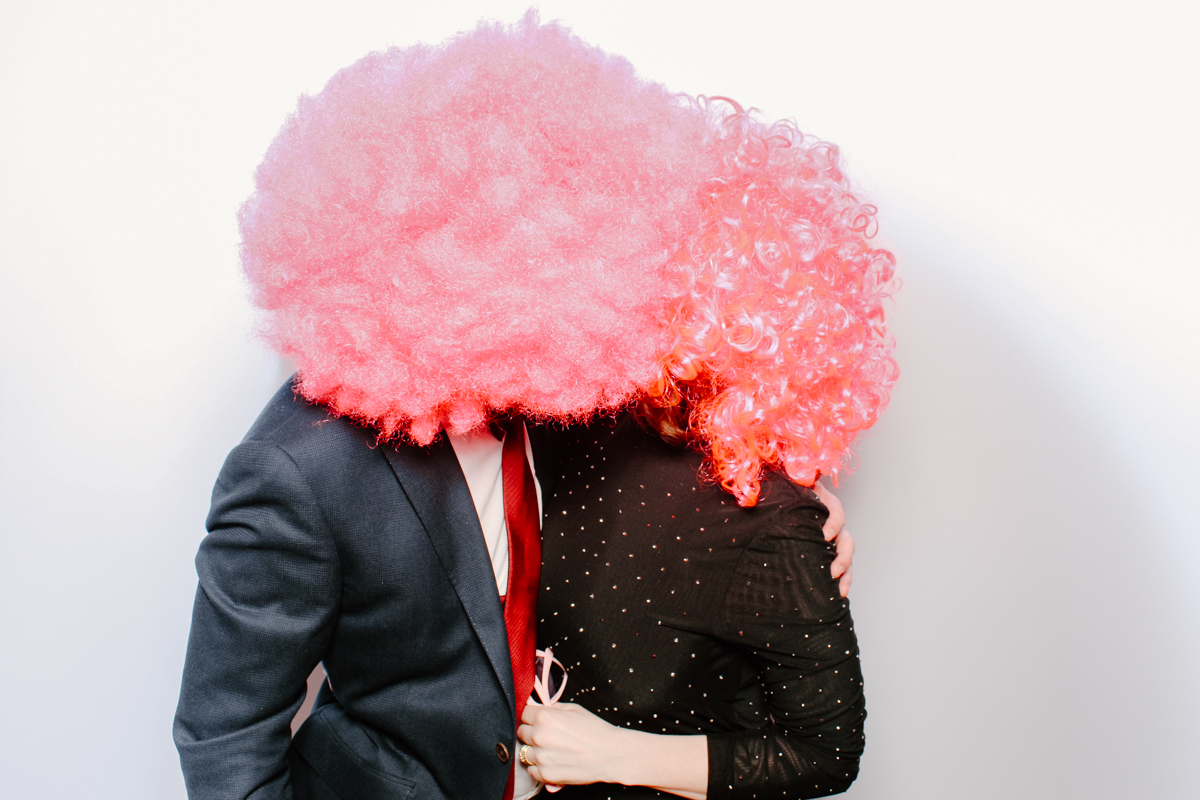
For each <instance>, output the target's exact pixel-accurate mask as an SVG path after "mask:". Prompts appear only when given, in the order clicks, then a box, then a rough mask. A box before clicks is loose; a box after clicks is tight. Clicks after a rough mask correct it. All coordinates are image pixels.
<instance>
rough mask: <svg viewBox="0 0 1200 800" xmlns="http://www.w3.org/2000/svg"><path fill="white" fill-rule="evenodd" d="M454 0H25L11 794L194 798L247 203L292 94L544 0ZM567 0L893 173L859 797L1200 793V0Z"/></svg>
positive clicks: (2, 595) (2, 330)
mask: <svg viewBox="0 0 1200 800" xmlns="http://www.w3.org/2000/svg"><path fill="white" fill-rule="evenodd" d="M427 5H431V4H427V3H416V2H375V3H371V2H351V1H350V0H344V1H343V2H340V3H332V2H331V3H316V2H288V3H282V2H274V3H253V2H242V3H232V2H209V3H203V4H199V3H197V4H190V5H185V4H175V3H161V2H158V3H154V2H128V1H127V2H110V3H106V4H95V3H84V2H80V1H78V0H77V1H76V2H50V1H49V0H43V1H42V2H38V3H17V2H13V1H12V0H6V1H5V2H3V4H2V5H0V269H3V284H2V285H0V336H2V337H3V341H4V348H3V355H2V358H3V365H2V369H0V381H2V383H0V411H2V418H3V421H4V423H3V426H2V429H0V456H2V462H0V463H2V466H0V470H2V471H0V498H2V499H0V536H2V545H3V550H2V552H3V556H2V557H0V602H2V604H3V605H2V608H3V610H4V614H3V620H2V621H0V648H2V649H0V656H2V657H0V687H3V688H2V689H0V692H2V694H0V700H2V702H0V709H2V710H0V795H2V796H4V797H12V798H46V799H47V800H50V799H57V798H63V799H64V800H80V799H81V798H119V799H120V800H142V799H143V798H144V799H145V800H152V799H153V800H159V799H160V798H169V799H170V798H182V797H183V786H182V779H181V777H180V774H179V768H178V762H177V759H176V756H175V752H174V748H173V746H172V744H171V739H170V725H171V717H172V714H173V710H174V704H175V698H176V694H177V691H178V682H179V675H180V669H181V665H182V660H183V653H184V646H185V642H186V636H187V626H188V617H189V612H190V605H191V599H192V594H193V591H194V588H195V573H194V571H193V568H192V561H191V559H192V556H193V554H194V552H195V549H196V546H197V544H198V542H199V540H200V538H201V536H202V535H203V518H204V514H205V511H206V507H207V501H208V493H209V491H210V488H211V485H212V482H213V479H214V478H215V476H216V473H217V470H218V468H219V466H220V463H221V460H222V459H223V457H224V455H225V453H226V452H227V451H228V449H229V448H230V447H231V446H232V445H233V444H234V443H236V442H237V440H238V439H239V438H240V437H241V435H242V433H243V432H244V431H245V429H246V427H247V426H248V425H249V424H250V422H251V421H252V420H253V418H254V417H255V415H256V414H257V411H258V409H259V408H260V407H261V405H262V403H263V402H264V401H265V399H266V398H267V397H268V396H269V394H270V393H271V392H272V391H273V390H274V389H275V387H276V386H277V384H278V382H279V380H280V379H281V378H282V375H281V374H280V372H281V367H280V365H279V364H278V363H277V362H276V361H275V360H274V359H273V358H272V357H271V356H270V355H269V354H268V353H266V352H264V351H263V349H262V348H261V347H260V346H259V345H258V344H257V343H256V342H255V341H254V340H253V338H252V336H251V333H250V331H251V327H252V319H251V314H250V311H249V308H248V305H247V303H246V301H245V299H244V286H243V284H242V281H241V278H240V275H239V272H238V266H237V257H236V245H237V232H236V226H235V221H234V212H235V210H236V209H237V207H238V205H239V204H240V202H241V201H242V200H243V199H244V198H245V196H246V195H247V194H248V193H249V191H250V188H251V174H252V170H253V169H254V167H255V165H256V164H257V162H258V160H259V158H260V157H261V155H262V153H263V152H264V151H265V149H266V146H267V144H268V142H269V141H270V139H271V137H272V136H273V134H274V132H275V131H276V130H277V128H278V126H279V125H280V124H281V122H282V120H283V118H284V116H285V115H286V114H287V113H288V112H289V111H290V110H291V109H292V108H293V106H294V103H295V99H296V96H297V95H298V94H299V93H301V92H314V91H317V90H319V89H320V88H321V86H322V85H323V83H324V81H325V80H326V79H327V78H328V77H329V76H330V75H331V74H332V73H333V72H334V71H335V70H337V69H338V68H340V67H342V66H344V65H346V64H349V63H350V62H352V61H354V60H355V59H356V58H358V57H359V56H361V55H363V54H364V53H366V52H368V51H370V50H374V49H379V48H382V47H384V46H386V45H388V44H397V45H405V44H409V43H412V42H416V41H426V42H431V43H432V42H437V41H440V40H442V39H443V38H445V37H446V36H448V35H450V34H452V33H454V32H456V31H459V30H462V29H464V28H468V27H471V26H472V25H473V23H474V20H476V19H477V18H478V17H480V16H484V15H487V16H491V17H495V18H499V19H503V20H506V21H512V20H515V19H516V18H517V17H519V16H520V14H521V12H522V11H523V8H524V3H522V2H506V1H502V0H496V1H495V2H470V3H468V2H463V3H444V4H442V5H441V6H440V7H439V8H438V9H437V10H431V9H430V8H428V7H427ZM734 6H737V7H738V8H739V9H740V10H739V11H738V12H737V14H736V16H734V15H732V12H731V10H730V9H732V8H733V7H734ZM1193 7H1194V4H1193ZM541 9H542V14H543V18H546V19H550V18H556V17H557V18H562V19H563V20H565V21H566V22H567V23H568V24H570V25H571V26H572V27H573V28H574V30H575V31H576V32H577V33H579V34H580V35H581V36H583V37H584V38H585V39H587V40H589V41H591V42H594V43H596V44H599V45H600V46H602V47H604V48H605V49H607V50H609V51H612V52H617V53H621V54H623V55H625V56H627V57H628V58H630V60H631V61H633V63H634V64H635V65H636V66H637V67H638V68H639V70H641V72H642V73H643V74H644V75H646V76H648V77H651V78H654V79H656V80H659V81H662V82H663V83H665V84H667V85H668V86H670V87H672V88H674V89H677V90H679V91H687V92H691V93H706V94H723V95H729V96H732V97H734V98H736V99H738V100H740V101H741V102H743V103H745V104H750V105H755V106H758V107H760V108H762V109H763V110H764V111H765V112H766V113H767V114H768V115H769V116H776V117H778V116H793V117H795V118H796V119H797V121H798V122H799V124H800V126H801V128H802V129H804V130H806V131H809V132H813V133H816V134H817V135H819V136H822V137H824V138H828V139H830V140H833V141H836V142H838V143H839V144H840V145H841V146H842V147H843V150H844V152H845V153H846V156H847V158H848V163H849V168H850V171H851V173H852V174H853V175H854V176H855V177H856V178H857V180H858V183H859V186H860V188H861V193H862V194H863V195H865V196H867V197H870V198H873V199H875V200H877V201H878V203H879V205H880V207H881V209H882V213H881V220H882V233H881V238H882V240H883V241H885V242H886V243H887V244H888V245H889V246H890V247H892V248H893V249H894V250H895V252H896V254H897V256H898V258H899V265H900V266H899V273H900V275H901V277H902V278H903V280H904V282H905V285H904V289H903V290H902V292H901V293H900V295H899V297H898V301H897V304H896V310H895V313H894V315H893V327H894V330H895V333H896V336H897V338H898V339H899V342H900V347H899V350H898V358H899V360H900V363H901V369H902V377H901V382H900V384H899V386H898V388H897V390H896V392H895V395H894V400H893V403H892V407H891V409H890V410H889V412H888V414H887V415H886V416H885V418H884V420H883V422H882V423H880V425H879V426H878V427H877V429H876V431H874V432H873V434H872V436H871V437H870V438H869V439H868V440H867V441H865V442H864V443H863V445H862V446H861V448H860V449H859V453H860V456H861V463H862V466H861V469H860V470H859V472H858V473H857V475H855V476H854V477H852V478H850V479H848V480H846V481H845V482H844V483H843V485H842V487H841V489H840V493H841V494H842V495H843V496H844V498H845V500H846V504H847V506H848V510H849V515H850V520H851V526H852V528H853V530H854V532H855V534H856V536H857V538H858V540H859V543H860V551H859V555H858V558H857V561H856V583H855V588H854V592H853V595H852V597H853V601H854V610H855V616H856V619H857V620H858V630H859V634H860V637H861V640H862V649H863V654H864V655H863V663H864V671H865V673H866V679H867V698H868V707H869V711H870V719H869V720H868V727H867V733H868V746H867V753H866V756H865V758H864V761H863V767H862V773H861V777H860V778H859V781H858V783H857V784H856V785H855V787H854V788H853V789H852V790H851V792H850V794H849V796H850V797H853V798H879V799H889V798H898V799H904V798H922V800H938V799H940V798H946V800H950V799H951V798H953V799H954V800H960V799H961V798H985V799H988V798H1047V799H1049V798H1056V799H1057V798H1075V797H1078V798H1084V797H1086V798H1089V800H1109V798H1113V799H1115V798H1143V797H1154V798H1186V797H1194V796H1196V791H1197V790H1196V788H1195V783H1196V768H1195V761H1196V755H1197V753H1200V731H1198V728H1200V722H1198V720H1200V717H1198V713H1200V691H1198V689H1197V685H1196V678H1195V676H1196V675H1198V674H1200V589H1198V586H1200V539H1198V537H1197V533H1198V531H1200V511H1197V503H1196V494H1197V493H1196V491H1195V490H1194V489H1193V488H1192V487H1194V486H1195V485H1197V483H1198V482H1200V468H1198V467H1197V465H1196V460H1197V457H1198V456H1200V424H1198V422H1197V419H1196V415H1195V413H1194V412H1193V406H1194V405H1195V400H1194V398H1195V397H1196V395H1197V391H1198V390H1200V323H1198V321H1197V319H1198V315H1197V313H1196V310H1195V309H1196V302H1197V297H1200V277H1198V275H1200V272H1198V270H1197V266H1198V263H1197V262H1198V259H1197V256H1196V251H1195V249H1194V245H1193V241H1192V240H1193V239H1194V236H1192V235H1191V234H1192V231H1193V230H1194V227H1195V225H1196V219H1197V211H1198V210H1200V209H1198V204H1197V201H1196V191H1197V190H1196V187H1197V183H1198V178H1200V169H1198V165H1197V161H1198V158H1197V154H1196V153H1197V149H1196V144H1195V143H1196V142H1197V141H1198V139H1200V137H1198V133H1200V131H1198V130H1197V127H1198V126H1197V111H1196V108H1197V103H1196V98H1197V97H1198V96H1200V93H1198V92H1197V88H1198V87H1197V85H1196V80H1195V76H1196V75H1198V74H1200V64H1198V63H1197V57H1196V55H1195V51H1196V48H1195V47H1194V42H1193V41H1192V39H1193V37H1194V34H1195V31H1196V30H1197V29H1198V26H1197V22H1198V21H1200V20H1198V19H1197V12H1195V11H1194V10H1190V9H1188V8H1186V6H1185V4H1184V3H1182V2H1181V3H1177V4H1169V3H1157V4H1155V3H1151V4H1149V5H1141V6H1138V7H1137V10H1134V4H1106V3H1102V2H1091V3H1082V2H1081V3H1065V2H1041V3H1032V2H1009V3H1004V4H995V3H993V4H983V3H974V4H970V3H961V2H958V3H954V2H944V3H938V2H932V1H931V0H914V1H913V2H907V3H882V2H881V3H829V2H754V1H752V0H741V2H739V3H736V4H735V3H728V2H695V1H694V2H687V3H683V2H679V3H674V2H672V3H668V2H653V1H652V0H637V1H636V2H629V1H628V0H619V1H617V0H607V2H604V3H595V2H563V1H557V2H550V1H547V2H542V3H541ZM1189 51H1190V52H1189Z"/></svg>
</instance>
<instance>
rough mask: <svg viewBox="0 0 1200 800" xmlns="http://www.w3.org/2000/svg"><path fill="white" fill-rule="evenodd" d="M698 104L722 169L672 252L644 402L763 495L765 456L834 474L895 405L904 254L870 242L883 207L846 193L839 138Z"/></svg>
mask: <svg viewBox="0 0 1200 800" xmlns="http://www.w3.org/2000/svg"><path fill="white" fill-rule="evenodd" d="M700 106H701V107H707V109H708V110H709V114H710V118H711V120H712V123H711V128H712V131H713V134H712V139H711V141H710V146H711V147H713V148H715V151H716V152H717V153H718V154H719V158H720V169H719V173H718V174H717V175H716V176H715V177H713V178H711V179H710V180H708V181H706V182H705V183H704V185H703V187H702V188H701V190H700V192H701V195H702V197H703V203H704V216H703V220H702V222H701V224H700V225H698V226H697V227H696V228H695V229H693V230H692V231H690V232H689V233H688V236H687V238H686V241H685V243H684V246H683V247H682V248H681V249H680V251H679V252H678V254H677V255H676V257H675V258H674V259H673V260H672V262H671V266H670V273H671V284H672V292H673V299H672V301H671V303H670V307H669V327H670V332H671V340H672V341H671V344H670V346H669V350H668V352H667V354H666V355H665V357H664V359H663V367H662V372H661V374H660V376H659V379H658V380H657V381H656V382H655V384H654V385H653V386H652V388H651V390H650V395H651V402H650V403H647V404H643V408H645V409H648V410H649V412H650V415H651V416H652V417H657V421H658V422H659V423H660V424H659V427H660V429H662V428H663V427H664V424H665V427H666V428H667V429H668V430H669V429H671V428H674V429H675V430H677V431H680V432H686V435H688V436H689V438H691V439H692V440H693V441H694V442H696V443H697V444H698V445H699V446H700V447H701V448H703V449H705V450H706V451H707V452H708V454H709V456H710V459H709V468H710V469H711V470H712V471H713V472H714V473H715V477H716V478H717V480H718V481H719V482H720V484H721V485H722V486H723V487H724V488H725V489H726V490H727V491H729V492H731V493H732V494H733V495H734V496H736V497H737V499H738V502H739V503H741V504H742V505H753V504H754V503H755V502H756V500H757V498H758V492H759V485H760V477H761V474H762V471H763V468H764V467H767V466H771V467H776V468H779V469H782V470H783V471H784V472H786V473H787V475H788V477H789V478H791V479H792V480H793V481H796V482H797V483H802V484H805V485H812V483H813V482H814V481H815V480H816V479H817V477H818V476H819V475H820V474H821V473H826V474H832V475H833V476H834V477H835V479H836V476H837V473H838V470H839V468H840V467H842V466H843V465H844V464H846V463H847V462H848V460H849V457H850V444H851V442H852V441H853V440H854V438H855V436H856V435H857V434H858V432H859V431H862V430H864V429H866V428H867V427H869V426H870V425H871V424H873V423H874V422H875V420H876V419H877V418H878V416H879V414H880V412H881V411H882V410H883V408H884V406H885V405H886V404H887V400H888V394H889V392H890V390H891V387H892V384H893V383H895V380H896V377H897V374H898V370H897V368H896V363H895V361H894V360H893V359H892V358H891V353H892V349H893V343H892V340H891V337H889V336H888V335H887V333H886V328H885V324H884V315H883V301H884V300H885V298H887V297H888V296H889V295H890V294H891V292H892V291H893V289H894V285H893V282H892V272H893V265H894V260H893V258H892V254H891V253H889V252H887V251H886V250H879V249H875V248H872V247H871V246H870V245H869V243H868V239H869V238H870V237H871V236H872V235H873V233H874V226H875V217H874V215H875V209H874V208H873V207H872V206H868V205H862V204H860V203H859V202H858V200H857V199H855V197H854V195H853V194H852V193H851V192H850V189H849V183H848V181H847V179H846V177H845V175H844V174H843V173H842V170H841V168H840V166H839V163H838V160H839V159H838V149H837V147H836V146H834V145H832V144H829V143H826V142H821V141H818V140H816V139H814V138H812V137H810V136H804V135H802V134H801V133H800V131H799V130H798V129H797V128H796V126H795V124H794V123H792V122H790V121H781V122H775V123H773V124H765V123H763V122H761V121H758V120H756V119H755V118H754V117H753V115H752V114H750V113H747V112H744V111H743V110H742V109H741V108H740V107H739V106H738V105H737V104H736V103H733V102H732V101H727V100H724V99H723V98H717V102H711V103H706V102H705V101H704V100H703V99H701V101H700ZM664 409H665V411H664ZM672 412H674V414H672ZM684 415H686V419H681V418H680V417H682V416H684ZM672 416H674V419H672Z"/></svg>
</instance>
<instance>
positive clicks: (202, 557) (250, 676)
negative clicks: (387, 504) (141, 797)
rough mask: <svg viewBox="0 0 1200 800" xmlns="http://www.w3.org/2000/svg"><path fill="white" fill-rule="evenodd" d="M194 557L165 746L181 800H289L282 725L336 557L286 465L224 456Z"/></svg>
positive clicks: (297, 696)
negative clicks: (174, 752)
mask: <svg viewBox="0 0 1200 800" xmlns="http://www.w3.org/2000/svg"><path fill="white" fill-rule="evenodd" d="M207 527H208V531H209V532H208V536H206V537H205V539H204V541H203V543H202V544H201V545H200V552H199V554H198V555H197V556H196V571H197V573H198V575H199V578H200V583H199V588H198V589H197V591H196V602H195V607H194V610H193V613H192V629H191V635H190V636H189V639H188V649H187V658H186V661H185V665H184V672H183V686H182V690H181V692H180V696H179V707H178V709H177V711H176V715H175V726H174V736H175V744H176V746H177V747H178V749H179V757H180V762H181V764H182V766H183V773H184V779H185V781H186V784H187V790H188V797H189V798H191V800H291V798H292V790H291V787H290V781H289V774H288V766H287V763H288V762H287V751H288V747H289V746H290V742H291V736H290V723H291V720H292V717H294V716H295V714H296V711H297V710H298V709H299V707H300V704H301V702H302V701H303V699H304V691H305V679H306V678H307V677H308V675H309V673H310V672H311V671H312V670H313V668H314V667H315V666H316V665H317V663H318V662H319V661H320V660H321V658H322V655H323V653H324V651H325V648H326V645H327V643H328V641H329V636H330V632H331V628H332V625H333V623H334V620H335V619H336V615H337V605H338V599H339V597H340V594H341V586H340V570H339V567H338V561H337V551H336V549H335V546H334V543H333V540H332V538H331V536H330V535H329V531H328V526H327V524H326V522H325V519H324V518H323V516H322V514H321V511H320V509H319V507H318V506H317V503H316V502H315V500H314V497H313V494H312V492H311V491H310V490H309V486H308V484H307V482H306V480H305V478H304V476H303V475H302V473H301V471H300V469H299V468H298V467H297V465H296V464H295V462H294V461H293V460H292V459H291V457H290V456H288V454H287V453H286V452H284V451H283V450H281V449H280V448H278V447H275V446H273V445H269V444H264V443H261V442H246V443H243V444H241V445H239V446H238V447H237V448H235V449H234V450H233V452H232V453H230V455H229V458H228V459H227V460H226V462H225V465H224V467H223V468H222V470H221V474H220V477H219V478H218V479H217V484H216V487H215V488H214V489H213V501H212V509H211V511H210V513H209V516H208V522H207Z"/></svg>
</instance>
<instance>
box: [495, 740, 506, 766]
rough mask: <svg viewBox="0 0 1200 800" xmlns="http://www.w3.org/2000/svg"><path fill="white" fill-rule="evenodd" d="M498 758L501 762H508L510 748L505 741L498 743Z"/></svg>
mask: <svg viewBox="0 0 1200 800" xmlns="http://www.w3.org/2000/svg"><path fill="white" fill-rule="evenodd" d="M496 758H498V759H500V763H501V764H507V763H508V748H507V747H505V746H504V742H499V743H498V744H497V745H496Z"/></svg>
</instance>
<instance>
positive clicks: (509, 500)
mask: <svg viewBox="0 0 1200 800" xmlns="http://www.w3.org/2000/svg"><path fill="white" fill-rule="evenodd" d="M500 475H501V480H502V481H503V486H504V525H505V527H506V528H507V529H508V591H507V593H506V595H505V599H504V627H505V629H506V630H507V631H508V651H509V655H510V656H511V657H512V671H513V684H514V688H515V689H516V692H517V724H518V725H520V724H521V712H523V711H524V710H525V701H526V700H528V699H529V695H530V694H532V693H533V678H534V671H535V665H534V651H535V650H536V649H537V620H536V619H535V617H534V615H535V614H536V612H537V590H538V578H539V577H540V575H541V572H542V522H541V513H540V512H539V511H538V502H537V487H536V486H535V485H534V482H533V472H532V471H531V470H530V469H529V461H528V459H526V457H525V423H524V421H522V420H520V419H514V420H511V421H510V422H509V423H508V424H507V425H506V426H505V436H504V449H503V453H502V455H501V459H500ZM514 761H515V759H514ZM515 766H516V765H515V764H514V769H515ZM512 792H513V774H512V773H511V772H510V773H509V776H508V787H507V788H506V789H505V792H504V797H505V798H506V800H508V798H511V797H512Z"/></svg>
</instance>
